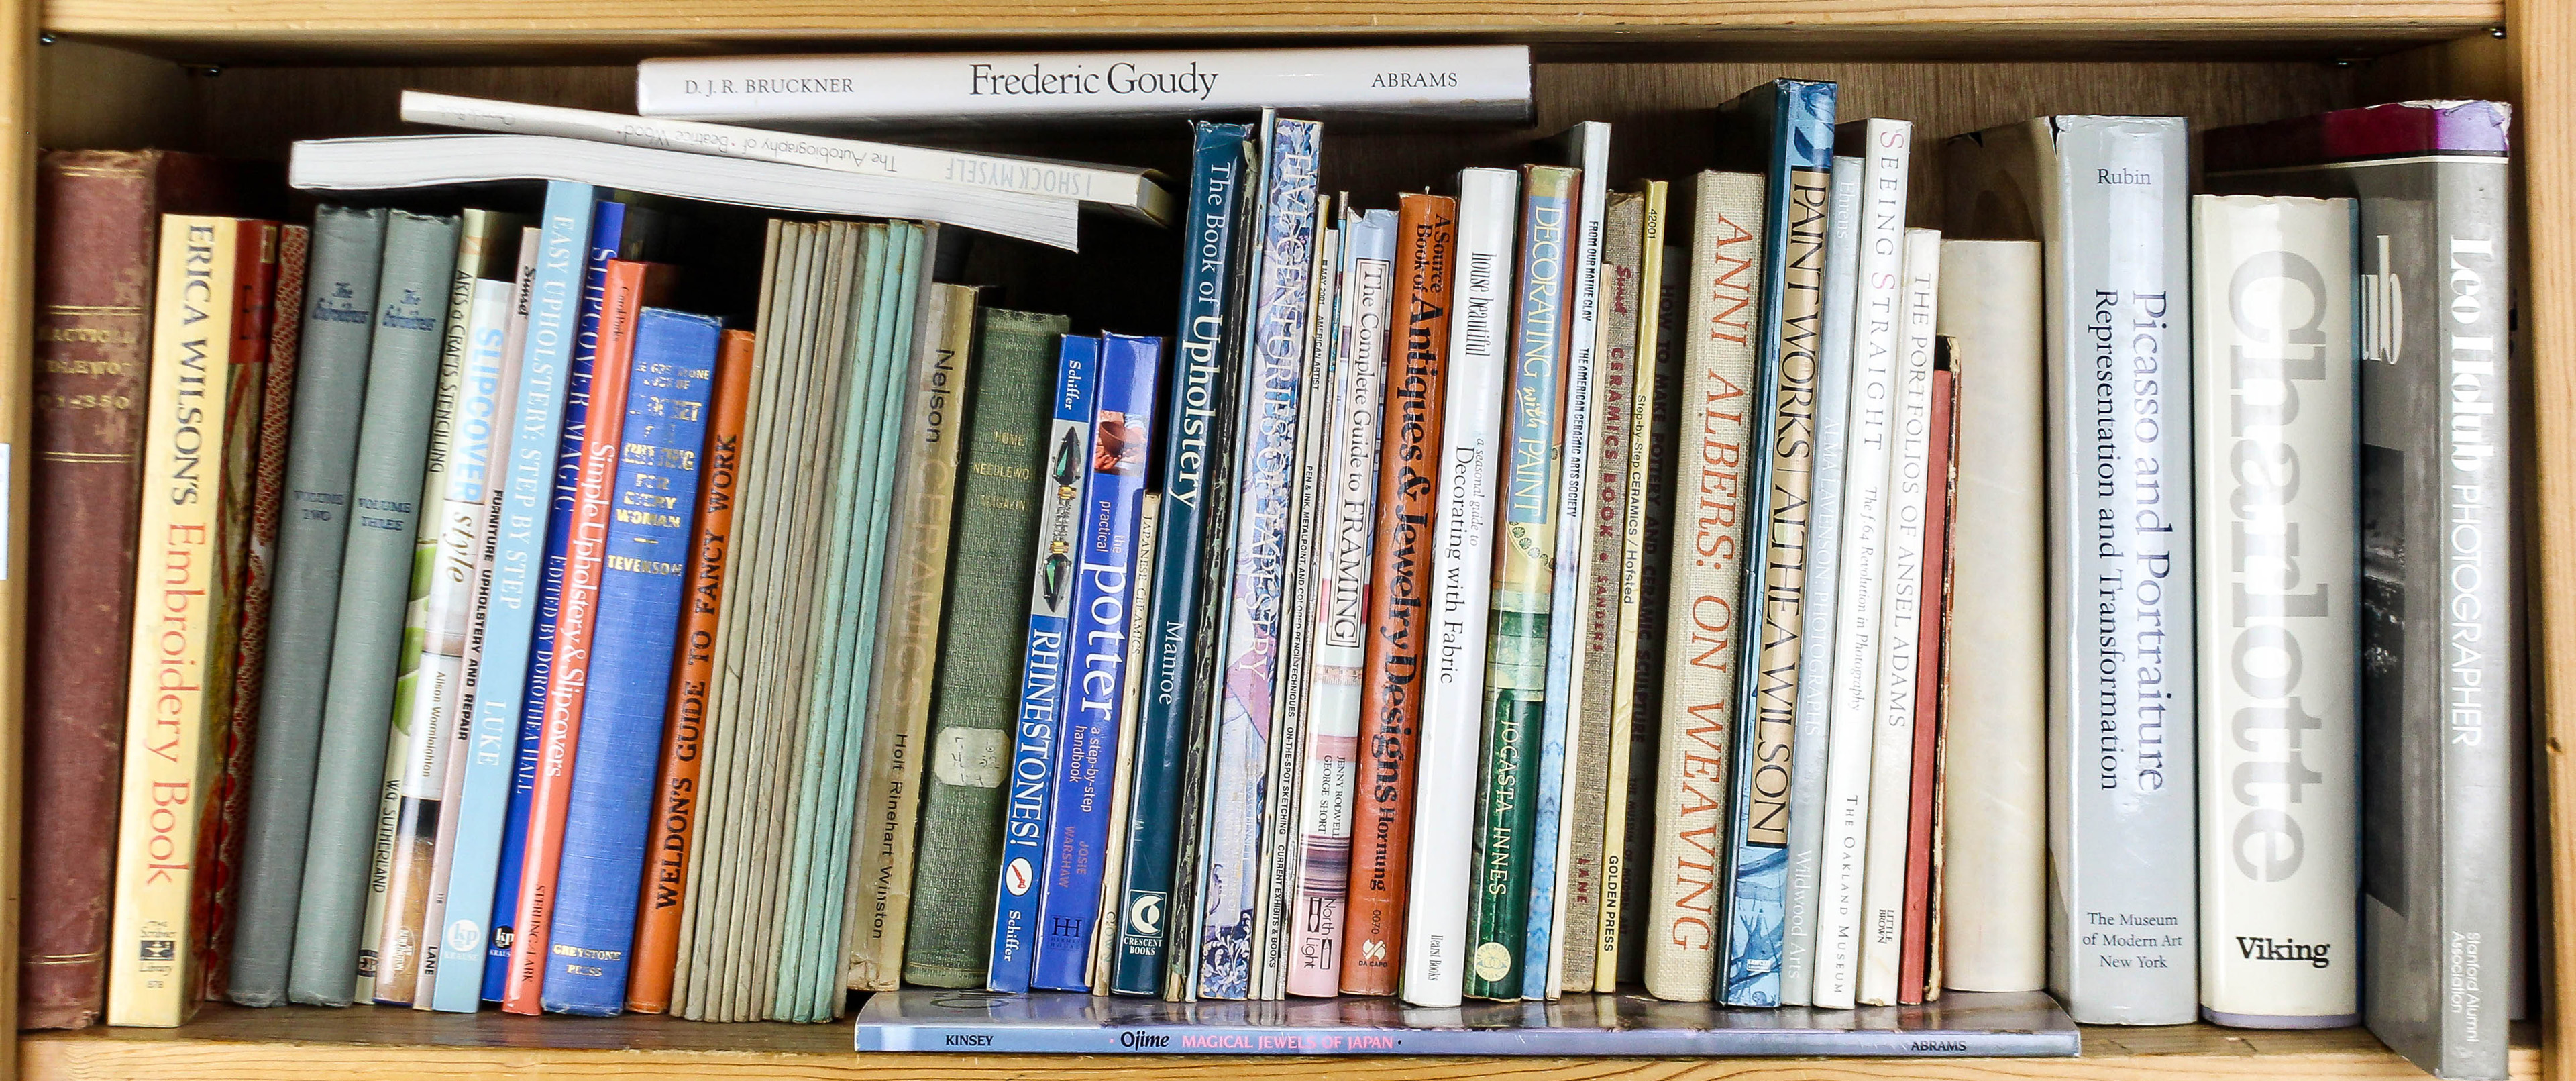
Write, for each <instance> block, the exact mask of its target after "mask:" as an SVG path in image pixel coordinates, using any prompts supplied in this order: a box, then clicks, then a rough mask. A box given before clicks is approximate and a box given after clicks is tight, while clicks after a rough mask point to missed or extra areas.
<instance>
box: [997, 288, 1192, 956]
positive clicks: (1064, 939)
mask: <svg viewBox="0 0 2576 1081" xmlns="http://www.w3.org/2000/svg"><path fill="white" fill-rule="evenodd" d="M1161 354H1162V341H1161V339H1158V338H1131V337H1127V336H1125V335H1118V334H1111V335H1105V336H1103V337H1102V339H1101V361H1100V384H1099V387H1100V389H1099V391H1098V397H1097V403H1096V406H1097V412H1096V413H1095V414H1094V415H1095V417H1096V419H1095V420H1094V421H1093V423H1092V427H1091V446H1090V448H1089V449H1088V450H1087V451H1086V454H1087V457H1088V464H1089V470H1088V475H1087V476H1086V477H1085V478H1084V481H1083V494H1082V508H1081V509H1082V530H1081V533H1080V535H1079V540H1078V543H1077V546H1076V548H1075V550H1074V553H1073V564H1074V565H1073V567H1072V571H1073V575H1074V595H1073V597H1074V604H1073V613H1072V616H1071V622H1070V623H1069V625H1068V628H1067V632H1066V634H1067V643H1068V645H1067V658H1068V660H1069V661H1072V662H1074V663H1076V664H1078V665H1079V666H1080V667H1079V669H1078V672H1079V674H1078V675H1076V676H1074V677H1073V678H1071V679H1069V680H1068V682H1067V684H1066V690H1067V691H1069V692H1072V691H1078V692H1079V697H1075V696H1073V695H1071V694H1068V696H1067V697H1066V698H1065V699H1064V704H1065V707H1066V708H1065V710H1064V716H1065V721H1064V723H1063V725H1062V742H1061V743H1060V744H1059V745H1058V750H1057V755H1056V770H1055V792H1054V793H1053V795H1052V796H1050V797H1049V803H1050V806H1051V809H1052V810H1051V813H1050V815H1049V822H1048V830H1047V854H1046V878H1045V890H1044V895H1043V897H1042V898H1041V900H1040V902H1039V905H1038V926H1039V928H1040V929H1041V932H1040V938H1039V942H1038V950H1037V956H1036V958H1035V959H1034V961H1033V967H1032V970H1031V972H1030V976H1029V983H1030V985H1031V986H1032V987H1036V988H1044V989H1049V990H1058V991H1087V990H1090V984H1089V981H1088V980H1087V978H1086V977H1087V976H1088V975H1089V972H1088V968H1089V961H1090V950H1091V935H1092V932H1093V930H1094V929H1095V927H1096V925H1097V924H1098V922H1099V911H1098V909H1099V904H1100V877H1101V865H1100V864H1101V860H1100V857H1101V853H1102V850H1103V849H1104V848H1105V847H1106V846H1107V845H1108V815H1109V808H1108V806H1107V804H1108V801H1109V797H1110V788H1111V787H1112V785H1113V783H1114V781H1115V774H1116V771H1117V764H1116V763H1115V762H1111V761H1109V758H1110V756H1111V749H1112V748H1114V747H1115V746H1116V745H1117V742H1118V730H1119V726H1120V724H1121V722H1122V721H1123V720H1124V718H1123V717H1121V716H1120V710H1121V708H1122V707H1123V706H1124V702H1123V700H1122V699H1123V691H1124V689H1125V686H1126V665H1127V652H1128V651H1127V625H1128V622H1129V620H1128V612H1127V607H1126V606H1127V605H1128V604H1129V603H1130V601H1131V600H1132V599H1133V593H1134V589H1135V585H1134V580H1135V574H1136V539H1137V538H1136V530H1137V527H1138V525H1139V519H1138V513H1139V510H1140V508H1141V506H1142V496H1143V493H1144V485H1145V465H1146V458H1147V457H1148V456H1149V455H1150V454H1151V453H1152V448H1151V445H1150V442H1151V436H1152V433H1153V431H1154V412H1155V401H1154V392H1155V385H1154V383H1155V377H1156V376H1158V375H1160V374H1161V363H1162V355H1161Z"/></svg>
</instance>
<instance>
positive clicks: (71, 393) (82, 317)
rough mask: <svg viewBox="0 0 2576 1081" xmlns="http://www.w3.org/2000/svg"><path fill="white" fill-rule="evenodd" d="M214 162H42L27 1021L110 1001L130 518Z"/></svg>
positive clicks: (25, 916) (114, 156)
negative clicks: (157, 358) (166, 226)
mask: <svg viewBox="0 0 2576 1081" xmlns="http://www.w3.org/2000/svg"><path fill="white" fill-rule="evenodd" d="M223 187H224V184H223V181H222V178H221V176H220V174H219V172H218V170H217V168H216V167H215V164H214V163H213V162H212V161H211V160H209V159H205V158H198V157H193V156H190V155H184V154H171V153H164V152H157V151H143V152H136V153H126V152H114V151H55V152H52V153H48V154H46V155H45V156H44V157H43V159H42V160H41V161H40V162H39V164H38V166H37V170H36V266H37V267H38V268H40V269H39V270H38V273H37V275H36V283H35V287H36V298H35V300H36V310H35V338H36V340H35V373H34V391H35V402H34V405H35V409H34V418H33V419H34V425H33V429H32V433H31V435H32V438H31V443H32V445H33V447H34V450H35V460H34V461H33V462H32V463H30V465H31V468H30V469H29V476H30V488H31V493H30V505H29V507H28V520H29V522H31V523H32V527H31V528H30V529H29V531H28V553H27V567H28V591H27V636H26V642H27V682H26V700H25V706H26V725H27V728H26V758H25V768H26V800H27V803H26V805H27V806H29V807H37V808H43V809H44V810H43V813H41V814H32V815H28V816H26V822H25V828H26V835H25V838H24V847H23V848H22V850H21V853H20V864H19V875H20V877H19V882H20V883H21V886H20V888H21V890H22V893H21V895H20V909H19V914H20V927H21V936H20V939H19V953H18V960H19V981H20V983H19V986H20V990H19V1007H18V1023H19V1025H20V1026H21V1027H24V1028H80V1027H83V1026H86V1025H89V1024H91V1023H93V1022H95V1021H97V1020H98V1018H99V1014H100V1012H101V1010H102V1009H103V1007H104V1006H105V1002H106V996H107V955H106V949H107V932H108V895H109V892H110V890H111V888H112V887H113V884H114V881H115V866H116V807H117V781H118V771H119V764H120V762H121V760H122V754H123V752H122V747H123V737H124V732H125V671H126V664H125V659H126V655H127V652H128V650H129V649H130V648H131V647H132V642H131V641H130V639H129V634H130V632H131V630H132V627H133V616H134V612H133V609H134V528H135V512H136V501H137V500H138V499H139V498H140V492H141V490H142V483H143V477H142V459H141V456H140V449H141V447H140V444H141V442H142V439H143V406H144V400H143V399H144V386H145V380H146V378H147V376H148V374H149V372H148V368H149V364H150V349H151V319H152V282H153V278H154V269H155V268H154V254H155V241H156V238H157V236H158V231H159V227H160V216H161V213H162V212H163V211H165V210H167V211H172V212H185V211H200V210H208V209H213V208H212V207H210V206H208V205H206V204H209V203H211V202H214V201H216V200H217V199H218V198H219V197H220V195H221V193H222V189H223Z"/></svg>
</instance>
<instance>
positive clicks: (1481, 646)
mask: <svg viewBox="0 0 2576 1081" xmlns="http://www.w3.org/2000/svg"><path fill="white" fill-rule="evenodd" d="M1519 211H1520V175H1519V174H1518V173H1514V172H1512V171H1510V170H1508V169H1467V170H1462V171H1461V172H1459V174H1458V262H1457V268H1458V269H1457V274H1456V276H1455V277H1454V278H1453V279H1452V280H1453V281H1454V282H1455V283H1456V284H1455V285H1454V286H1453V287H1452V290H1451V294H1450V304H1449V311H1450V315H1449V376H1448V378H1449V382H1448V386H1447V388H1446V394H1447V396H1448V400H1447V401H1446V402H1445V403H1444V410H1445V412H1444V413H1443V414H1442V419H1441V429H1440V496H1439V500H1440V501H1439V512H1438V514H1437V516H1436V517H1435V518H1434V519H1433V524H1432V543H1431V642H1430V658H1429V659H1430V666H1429V667H1430V670H1429V672H1428V677H1429V678H1428V680H1427V684H1426V686H1425V688H1424V690H1423V693H1422V722H1421V733H1422V734H1421V745H1420V747H1419V749H1418V750H1416V752H1415V755H1416V758H1415V774H1414V776H1415V778H1416V779H1415V781H1414V793H1413V865H1412V868H1411V882H1412V885H1411V890H1412V896H1410V897H1408V898H1407V899H1406V904H1405V912H1404V984H1403V992H1404V1001H1406V1002H1409V1003H1412V1004H1414V1005H1416V1006H1456V1005H1458V1004H1459V1002H1460V1001H1461V1000H1462V999H1463V998H1464V996H1465V991H1466V976H1467V969H1466V964H1467V949H1468V945H1469V943H1468V941H1467V887H1468V884H1469V882H1470V881H1472V880H1473V878H1474V876H1473V875H1472V874H1470V873H1469V868H1468V863H1469V860H1470V849H1471V847H1472V846H1471V844H1470V842H1471V841H1472V840H1473V838H1474V835H1475V815H1476V779H1477V777H1478V776H1479V775H1480V774H1481V773H1482V772H1483V768H1482V767H1483V759H1484V754H1483V750H1484V748H1483V720H1484V709H1485V629H1486V617H1487V615H1488V608H1489V602H1490V601H1491V599H1492V596H1493V588H1494V575H1493V569H1494V492H1495V489H1496V487H1497V486H1498V485H1500V484H1501V482H1502V466H1503V461H1502V454H1503V384H1504V380H1505V377H1506V376H1507V375H1509V371H1508V368H1509V364H1508V362H1507V360H1506V359H1505V354H1506V352H1507V351H1508V349H1509V346H1508V344H1507V341H1508V338H1509V335H1508V333H1507V329H1508V327H1509V325H1510V323H1511V315H1512V295H1513V290H1512V256H1513V239H1514V237H1515V234H1516V229H1517V226H1518V225H1519V221H1518V220H1517V219H1518V217H1519Z"/></svg>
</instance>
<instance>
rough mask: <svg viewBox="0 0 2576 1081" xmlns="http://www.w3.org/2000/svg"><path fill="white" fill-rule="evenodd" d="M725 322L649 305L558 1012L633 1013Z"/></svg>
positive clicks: (629, 395)
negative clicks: (666, 733) (630, 1003)
mask: <svg viewBox="0 0 2576 1081" xmlns="http://www.w3.org/2000/svg"><path fill="white" fill-rule="evenodd" d="M723 332H724V322H723V321H722V320H720V319H716V318H713V317H710V316H703V315H688V314H685V313H681V312H675V311H668V310H665V309H662V308H646V309H644V310H643V311H642V312H641V313H639V314H638V315H637V316H636V320H635V352H634V364H633V370H634V375H633V377H632V378H631V380H630V381H629V382H628V383H627V392H626V428H625V434H624V438H623V439H622V440H621V441H620V445H619V446H618V449H617V481H616V486H615V488H613V489H612V491H614V492H615V493H616V495H615V496H614V497H613V498H614V499H615V500H616V502H615V503H614V504H613V506H612V517H611V518H610V520H609V523H608V540H607V544H606V546H605V547H606V553H607V554H606V556H605V566H603V567H602V568H601V570H600V576H599V613H598V619H599V635H598V640H597V641H596V642H594V643H593V644H592V647H591V653H590V657H591V660H590V682H589V692H588V696H587V697H585V698H584V699H583V701H582V708H581V736H580V739H579V745H578V746H577V747H576V748H575V751H574V757H573V763H574V764H573V775H572V795H571V797H570V799H568V800H567V801H566V805H565V807H566V809H565V812H564V840H563V862H562V863H561V864H560V865H559V866H560V870H559V871H558V875H559V878H558V879H557V882H558V884H559V885H560V886H561V889H560V891H559V892H558V896H560V897H561V898H562V901H561V902H560V903H559V904H557V905H556V906H555V922H554V930H553V933H552V934H551V935H550V936H549V938H548V940H547V941H548V946H547V950H546V954H547V956H546V974H545V985H544V992H543V995H542V998H543V1001H544V1003H545V1008H546V1009H547V1010H548V1011H550V1012H554V1013H574V1014H585V1015H589V1016H593V1017H611V1016H615V1015H616V1014H617V1012H618V1011H619V1010H621V1009H623V1008H624V1007H625V1005H626V971H627V968H626V961H627V951H628V949H629V948H631V947H632V946H633V945H634V942H635V904H636V896H637V894H638V891H639V890H640V889H641V888H642V883H643V878H644V842H645V835H646V833H647V832H649V829H650V827H651V825H652V817H653V807H652V804H653V797H654V789H653V771H654V769H655V768H656V767H657V766H659V764H660V762H661V758H662V722H663V718H664V717H665V716H666V712H665V710H666V707H667V706H669V704H670V690H671V663H672V658H673V656H674V655H675V654H674V650H675V648H676V647H677V646H678V644H679V631H680V601H681V597H682V595H683V594H684V593H686V592H687V589H686V587H687V582H688V571H689V566H690V560H689V542H690V539H691V538H690V534H689V530H690V528H691V527H692V524H693V520H694V519H695V517H696V515H697V504H698V500H697V494H698V455H699V454H700V453H701V452H703V451H704V450H705V449H706V441H707V397H708V395H709V394H710V393H711V392H712V389H713V387H714V385H715V365H716V340H717V338H718V337H719V336H720V335H722V334H723Z"/></svg>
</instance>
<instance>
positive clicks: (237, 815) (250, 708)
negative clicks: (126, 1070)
mask: <svg viewBox="0 0 2576 1081" xmlns="http://www.w3.org/2000/svg"><path fill="white" fill-rule="evenodd" d="M311 252H312V231H311V230H309V229H306V228H305V227H303V226H300V225H287V226H281V227H279V229H278V234H277V273H276V282H275V285H274V288H273V289H272V290H271V295H270V296H269V297H268V298H266V300H265V303H266V305H267V312H268V319H267V322H268V327H267V334H268V342H267V356H268V362H267V363H268V372H267V375H266V377H265V378H264V379H263V380H262V381H261V388H260V402H259V419H258V423H257V426H256V430H257V432H258V453H257V456H256V465H255V466H254V467H253V469H252V470H251V476H250V477H249V478H248V484H247V486H246V490H248V491H249V492H250V493H251V495H250V518H249V521H248V523H247V527H246V528H245V530H244V534H243V543H244V548H245V550H244V553H243V561H242V575H241V586H240V588H241V620H240V628H241V630H240V634H239V635H238V636H237V637H236V639H235V642H236V644H235V646H234V661H233V683H234V690H233V697H232V721H231V725H230V729H229V731H228V732H227V735H226V740H227V742H226V744H225V747H224V754H223V762H224V764H223V768H222V770H221V773H220V775H219V776H218V778H217V779H216V782H215V792H216V798H215V803H216V811H215V820H216V822H217V823H218V824H220V826H221V834H220V836H218V837H217V838H216V839H215V843H214V844H213V845H212V846H211V848H210V852H211V853H212V855H211V856H210V857H209V858H208V864H207V866H208V868H209V873H210V874H212V875H213V876H214V881H213V882H211V883H209V884H208V888H207V890H206V911H205V920H206V923H205V926H206V927H207V928H208V930H209V933H210V934H211V936H212V938H211V941H210V944H209V947H208V949H207V951H206V956H205V959H204V963H203V967H202V970H201V971H200V973H199V976H200V977H201V978H200V986H199V988H198V991H197V997H198V998H199V999H202V1000H205V1001H208V1002H213V1001H218V1000H220V999H222V998H223V997H224V988H225V985H226V983H227V982H228V981H229V980H230V979H231V974H232V942H233V936H234V934H235V929H234V928H235V920H234V917H235V915H236V914H237V910H236V906H235V900H236V897H237V895H238V893H239V891H240V888H241V885H240V883H241V869H242V850H243V837H242V823H243V821H244V820H245V818H246V817H247V815H248V812H249V804H250V783H251V749H252V748H253V747H255V746H257V744H258V741H257V740H256V739H255V738H254V737H255V734H256V733H257V731H258V726H259V699H260V685H261V679H262V677H263V675H264V674H265V671H266V669H267V666H268V614H269V601H270V598H271V597H272V596H273V591H274V590H275V589H276V566H277V534H278V524H279V519H280V518H281V517H282V513H283V509H284V507H285V502H286V451H287V425H288V423H289V418H290V417H291V416H292V414H293V413H294V409H295V361H296V357H295V354H296V350H297V346H298V343H299V342H300V341H301V340H302V333H303V329H304V321H303V318H302V315H303V309H304V280H305V270H306V265H307V260H308V259H309V258H310V257H311ZM235 329H236V337H238V332H239V328H238V327H236V328H235ZM30 889H31V892H32V890H33V880H32V879H31V880H30ZM28 1013H29V1011H28V1010H27V1009H24V1008H22V1010H21V1016H20V1023H21V1024H22V1025H25V1024H27V1023H28V1022H29V1021H30V1020H31V1018H30V1017H29V1016H28Z"/></svg>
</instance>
